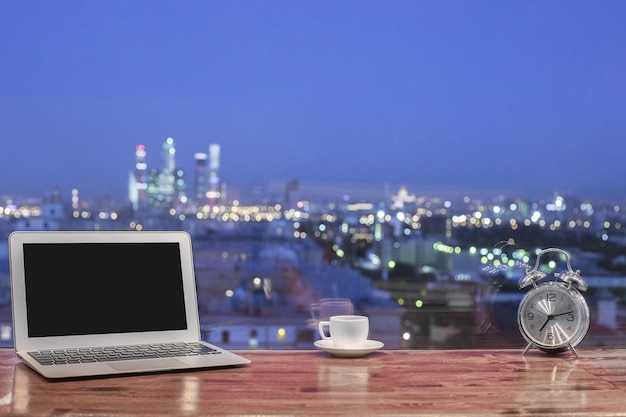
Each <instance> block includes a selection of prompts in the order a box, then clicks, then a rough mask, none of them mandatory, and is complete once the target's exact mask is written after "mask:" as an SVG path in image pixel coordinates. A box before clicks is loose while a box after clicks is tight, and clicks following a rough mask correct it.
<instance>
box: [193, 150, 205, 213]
mask: <svg viewBox="0 0 626 417" xmlns="http://www.w3.org/2000/svg"><path fill="white" fill-rule="evenodd" d="M208 158H209V156H208V155H207V154H206V153H204V152H198V153H196V154H195V155H194V159H195V161H196V164H195V166H194V182H193V199H194V201H195V203H196V204H198V205H199V206H201V205H204V204H206V202H207V200H206V198H207V197H206V195H207V192H208V191H209V165H208Z"/></svg>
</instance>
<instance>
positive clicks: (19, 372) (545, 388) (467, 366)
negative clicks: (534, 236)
mask: <svg viewBox="0 0 626 417" xmlns="http://www.w3.org/2000/svg"><path fill="white" fill-rule="evenodd" d="M237 353H240V354H242V355H243V356H246V357H248V358H249V359H251V360H252V363H251V364H250V365H247V366H244V367H238V368H222V369H214V370H199V371H193V372H170V373H160V374H144V375H131V376H121V377H109V378H99V379H83V380H66V381H58V382H50V381H47V380H45V379H43V378H41V377H40V376H39V375H37V374H35V373H34V372H33V371H31V370H30V369H29V368H27V367H26V366H25V365H23V364H22V363H21V362H20V361H19V360H18V359H17V358H16V357H15V354H14V352H13V351H12V350H10V349H4V350H0V415H18V416H19V415H24V416H32V417H36V416H92V417H93V416H178V415H179V416H206V415H265V416H271V415H305V416H308V415H342V416H348V415H353V416H366V415H376V416H389V415H411V416H502V415H505V416H517V415H536V416H559V415H561V416H576V415H581V416H582V415H584V416H626V405H625V403H624V399H625V398H626V350H621V349H614V350H611V349H607V350H580V349H579V351H578V353H579V356H580V357H579V359H575V358H574V357H573V356H572V355H571V354H563V355H559V356H546V355H544V354H542V353H541V352H538V351H531V352H529V353H528V354H527V355H526V356H525V357H522V355H521V350H455V351H450V350H447V351H444V350H421V351H418V350H413V351H402V350H396V351H394V350H383V351H379V352H376V353H374V354H371V355H369V356H366V357H363V358H335V357H332V356H330V355H328V354H327V353H324V352H321V351H314V350H311V351H239V352H237Z"/></svg>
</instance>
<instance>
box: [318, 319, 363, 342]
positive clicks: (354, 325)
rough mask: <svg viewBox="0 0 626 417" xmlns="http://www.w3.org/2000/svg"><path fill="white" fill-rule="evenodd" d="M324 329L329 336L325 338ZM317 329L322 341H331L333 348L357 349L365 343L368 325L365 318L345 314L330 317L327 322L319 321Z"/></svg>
mask: <svg viewBox="0 0 626 417" xmlns="http://www.w3.org/2000/svg"><path fill="white" fill-rule="evenodd" d="M325 327H328V334H329V335H330V336H326V332H324V328H325ZM318 329H319V333H320V336H321V337H322V339H325V340H332V341H333V343H334V345H335V347H338V348H357V347H359V346H362V345H363V344H364V343H365V341H367V336H368V335H369V331H370V323H369V319H368V318H367V317H366V316H356V315H351V314H346V315H341V316H331V317H330V319H329V320H328V321H320V322H319V324H318Z"/></svg>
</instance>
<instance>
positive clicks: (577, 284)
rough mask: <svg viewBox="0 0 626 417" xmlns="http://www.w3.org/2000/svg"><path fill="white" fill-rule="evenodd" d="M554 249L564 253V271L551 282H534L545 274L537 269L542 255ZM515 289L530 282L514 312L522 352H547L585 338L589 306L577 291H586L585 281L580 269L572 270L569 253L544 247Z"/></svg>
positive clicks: (553, 351) (566, 346) (557, 349)
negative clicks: (515, 312) (532, 350)
mask: <svg viewBox="0 0 626 417" xmlns="http://www.w3.org/2000/svg"><path fill="white" fill-rule="evenodd" d="M550 252H556V253H561V254H563V255H565V259H566V261H567V271H566V272H565V273H562V274H559V273H555V274H554V278H555V279H554V280H553V281H546V282H543V283H541V284H537V282H538V281H540V280H542V279H543V278H545V277H546V276H547V274H546V273H544V272H542V271H540V270H539V261H540V258H541V256H542V255H545V254H546V253H550ZM518 284H519V288H520V289H521V288H525V287H527V286H529V285H532V288H531V289H530V290H528V292H527V293H526V294H525V295H524V297H523V298H522V301H521V302H520V305H519V310H518V314H517V318H518V325H519V329H520V332H521V333H522V336H523V337H524V339H526V341H527V342H528V346H526V349H524V352H523V353H522V355H525V354H526V352H528V350H529V349H530V348H531V347H535V348H537V349H540V350H542V351H544V352H548V353H559V352H563V351H566V350H568V349H569V350H570V351H571V352H572V353H573V354H574V356H576V357H578V354H577V353H576V350H575V349H574V348H575V347H576V346H578V344H579V343H580V342H581V341H582V340H583V339H584V338H585V336H586V335H587V331H588V330H589V324H590V317H589V306H588V305H587V302H586V301H585V298H584V297H583V296H582V295H581V293H580V292H581V291H586V290H587V288H588V286H587V283H586V282H585V281H584V280H583V279H582V278H581V277H580V271H574V270H572V267H571V265H570V259H569V254H568V253H567V252H566V251H564V250H562V249H557V248H549V249H544V250H542V251H541V252H539V254H538V255H537V261H536V263H535V267H534V268H532V269H528V270H527V271H526V275H525V276H524V277H523V278H522V279H520V280H519V283H518Z"/></svg>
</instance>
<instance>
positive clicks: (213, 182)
mask: <svg viewBox="0 0 626 417" xmlns="http://www.w3.org/2000/svg"><path fill="white" fill-rule="evenodd" d="M219 169H220V145H218V144H215V143H213V144H211V145H209V191H208V193H207V198H208V200H209V203H214V202H217V201H219V200H220V198H221V197H222V195H221V185H220V177H219V174H218V171H219Z"/></svg>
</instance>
